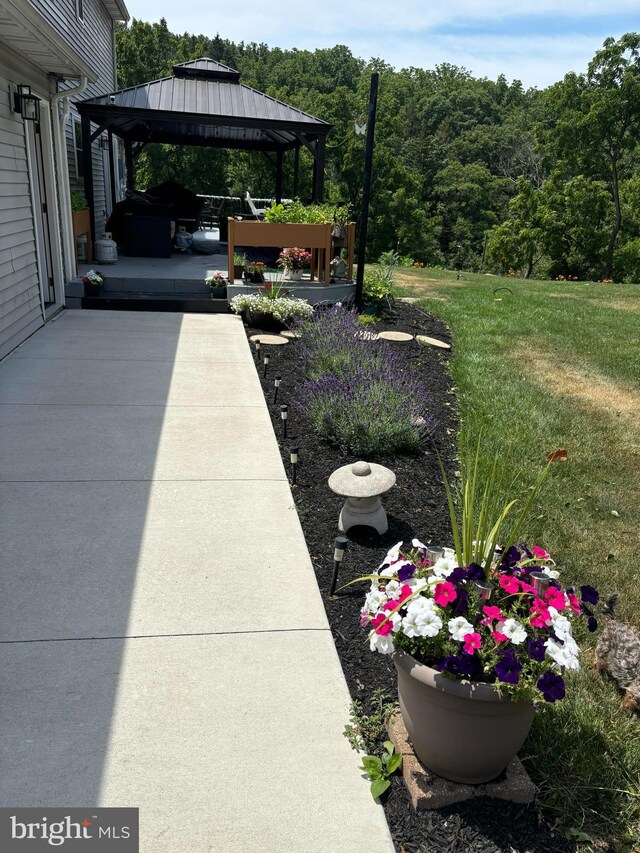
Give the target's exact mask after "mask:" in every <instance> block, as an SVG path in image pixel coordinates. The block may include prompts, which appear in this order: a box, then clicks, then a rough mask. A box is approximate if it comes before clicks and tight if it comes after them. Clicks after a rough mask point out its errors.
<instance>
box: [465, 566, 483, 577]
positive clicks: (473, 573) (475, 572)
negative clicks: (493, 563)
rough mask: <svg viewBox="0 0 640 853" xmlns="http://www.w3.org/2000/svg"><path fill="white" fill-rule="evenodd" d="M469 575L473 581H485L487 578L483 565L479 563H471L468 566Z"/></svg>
mask: <svg viewBox="0 0 640 853" xmlns="http://www.w3.org/2000/svg"><path fill="white" fill-rule="evenodd" d="M467 576H468V578H469V580H472V581H483V580H484V579H485V574H484V571H483V570H482V566H479V565H478V563H469V567H468V568H467Z"/></svg>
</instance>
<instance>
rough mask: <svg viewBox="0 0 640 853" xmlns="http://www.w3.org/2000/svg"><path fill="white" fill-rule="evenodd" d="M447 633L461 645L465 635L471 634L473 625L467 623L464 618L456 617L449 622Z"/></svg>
mask: <svg viewBox="0 0 640 853" xmlns="http://www.w3.org/2000/svg"><path fill="white" fill-rule="evenodd" d="M447 627H448V628H449V633H450V634H451V636H452V637H453V639H454V640H457V642H459V643H462V642H463V641H464V638H465V637H466V636H467V634H473V625H472V624H471V622H467V620H466V619H465V618H464V616H456V618H455V619H450V620H449V625H448V626H447Z"/></svg>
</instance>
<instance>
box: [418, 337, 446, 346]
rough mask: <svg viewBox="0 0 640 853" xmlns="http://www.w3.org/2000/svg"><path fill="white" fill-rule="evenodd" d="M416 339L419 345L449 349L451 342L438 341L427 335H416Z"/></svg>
mask: <svg viewBox="0 0 640 853" xmlns="http://www.w3.org/2000/svg"><path fill="white" fill-rule="evenodd" d="M416 340H417V341H418V343H419V344H420V346H421V347H437V348H438V349H451V344H447V343H445V342H444V341H439V340H438V339H437V338H429V337H428V336H427V335H416Z"/></svg>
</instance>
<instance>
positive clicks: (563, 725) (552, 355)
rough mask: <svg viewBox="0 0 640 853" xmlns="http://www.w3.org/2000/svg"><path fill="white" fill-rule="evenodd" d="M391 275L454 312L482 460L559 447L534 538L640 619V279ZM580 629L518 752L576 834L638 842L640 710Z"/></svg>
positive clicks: (528, 460) (467, 404) (472, 430)
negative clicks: (607, 675)
mask: <svg viewBox="0 0 640 853" xmlns="http://www.w3.org/2000/svg"><path fill="white" fill-rule="evenodd" d="M398 284H400V285H401V286H402V288H403V290H404V293H405V295H411V296H418V297H420V298H421V302H420V304H421V305H422V306H423V307H425V308H426V309H427V310H429V311H430V312H432V313H433V314H435V315H437V316H438V317H440V318H441V319H442V320H444V321H445V322H446V323H447V324H448V325H449V326H450V327H451V329H452V331H453V335H454V338H453V340H454V344H453V359H452V372H453V378H454V382H455V385H456V387H457V393H458V401H459V405H460V412H461V422H462V430H463V433H467V434H469V435H472V436H473V435H477V434H478V433H479V432H480V431H481V432H482V436H483V448H484V454H485V459H486V460H489V459H491V457H492V456H493V454H494V453H495V452H496V451H498V452H500V451H504V450H506V449H507V448H509V452H510V455H511V456H512V457H513V458H514V459H515V462H516V464H518V465H520V466H522V467H523V468H524V469H525V471H526V472H528V475H529V477H530V482H531V483H533V481H534V479H535V476H536V475H537V473H538V472H539V470H540V468H541V467H542V466H543V465H544V463H545V459H546V456H547V454H549V453H551V452H552V451H555V450H557V449H560V448H562V449H566V451H567V454H568V460H567V461H566V462H558V463H556V464H554V465H553V466H552V470H551V474H550V476H549V477H548V479H547V481H546V484H545V486H544V487H543V491H542V493H541V495H540V496H539V498H538V500H537V502H536V504H537V507H536V511H535V512H534V513H533V517H532V521H531V522H530V523H529V525H528V527H529V529H528V531H527V532H528V541H529V542H530V543H535V544H541V545H544V546H545V547H546V548H547V549H548V550H549V551H550V552H551V554H552V556H554V557H555V558H556V560H557V562H558V565H559V568H560V569H561V572H562V579H563V580H564V581H565V582H576V583H592V584H593V585H594V586H596V587H597V588H598V589H599V590H600V592H601V594H602V595H607V594H609V593H611V592H613V591H614V590H615V591H617V592H619V593H620V603H619V607H618V610H617V615H618V617H619V618H620V619H622V620H623V621H626V622H629V623H631V624H635V625H638V613H639V612H640V571H639V570H640V560H639V558H638V553H639V550H640V549H639V545H640V542H639V539H640V537H639V535H638V534H639V531H640V385H639V383H638V378H639V377H640V285H605V284H598V283H586V282H584V283H565V282H563V283H560V282H538V281H523V280H519V279H513V278H498V277H493V276H492V277H488V276H483V275H479V274H467V273H464V274H463V275H462V276H461V277H460V279H458V278H457V275H456V273H455V272H453V273H452V272H446V271H442V270H432V269H425V270H411V269H402V270H399V271H398ZM505 287H506V288H509V289H510V290H511V291H512V292H511V293H510V292H508V291H506V290H497V291H496V288H505ZM494 291H495V292H494ZM578 639H579V641H580V642H581V645H582V646H583V649H584V652H583V670H582V672H581V673H580V674H578V675H577V676H574V677H573V678H571V679H570V680H569V684H568V687H569V690H568V696H567V698H566V699H565V700H564V702H562V703H558V705H557V706H555V705H554V706H550V707H545V708H541V709H540V712H539V713H538V714H537V715H536V721H535V723H534V727H533V729H532V733H531V735H530V737H529V739H528V741H527V743H526V744H525V747H524V748H523V750H522V752H521V756H522V757H523V759H524V760H525V762H526V765H527V768H528V770H529V772H530V774H531V775H532V777H533V778H534V781H535V782H536V783H537V784H538V785H539V786H540V795H539V799H538V804H539V806H540V808H541V810H542V811H543V812H544V813H545V816H546V817H547V819H551V820H552V821H555V822H556V823H557V824H558V826H559V827H562V829H563V830H564V831H565V832H566V833H567V834H568V835H569V837H573V838H575V839H576V840H577V841H578V843H579V846H580V848H581V849H583V850H594V849H603V846H604V845H607V844H608V845H609V849H613V850H637V849H640V716H639V715H631V714H629V712H626V711H623V710H622V709H621V707H620V694H619V693H618V690H617V688H616V686H615V684H614V683H613V682H611V681H610V680H608V679H603V678H602V677H601V676H600V675H597V674H595V673H593V672H592V671H591V666H590V665H591V663H592V660H593V649H594V646H595V642H596V641H597V635H596V636H595V637H593V636H591V635H589V636H582V637H578ZM605 849H606V847H605Z"/></svg>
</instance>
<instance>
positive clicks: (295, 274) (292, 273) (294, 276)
mask: <svg viewBox="0 0 640 853" xmlns="http://www.w3.org/2000/svg"><path fill="white" fill-rule="evenodd" d="M282 275H283V277H284V279H285V281H302V270H290V269H287V267H285V268H284V270H283V271H282Z"/></svg>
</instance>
